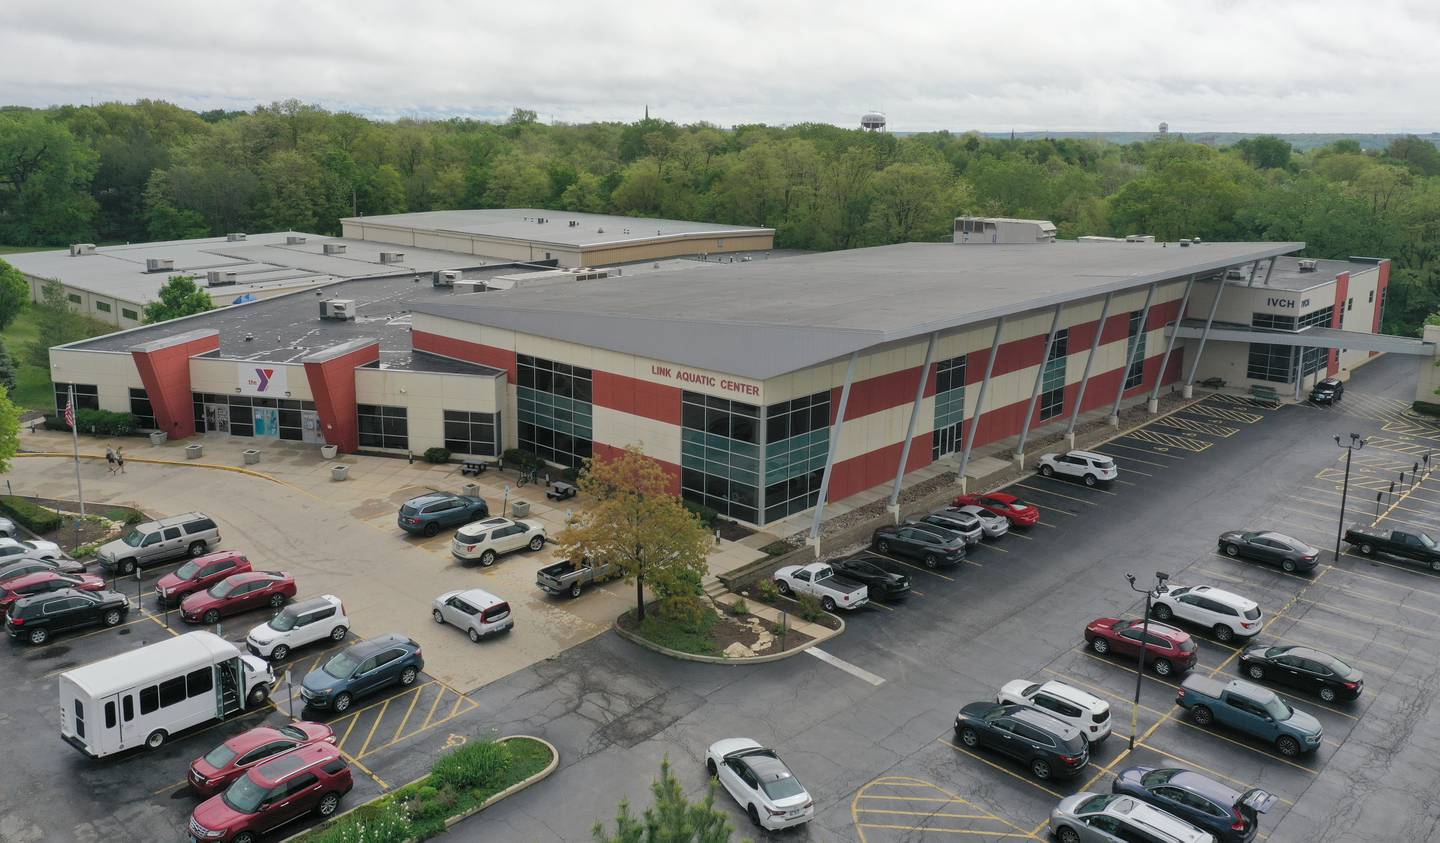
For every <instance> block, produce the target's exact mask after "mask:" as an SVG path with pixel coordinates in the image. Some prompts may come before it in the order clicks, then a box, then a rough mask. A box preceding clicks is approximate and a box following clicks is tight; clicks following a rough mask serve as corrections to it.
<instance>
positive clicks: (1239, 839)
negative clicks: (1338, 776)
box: [1110, 767, 1276, 843]
mask: <svg viewBox="0 0 1440 843" xmlns="http://www.w3.org/2000/svg"><path fill="white" fill-rule="evenodd" d="M1110 790H1111V791H1112V792H1114V793H1119V794H1125V795H1127V796H1133V797H1135V798H1136V799H1139V800H1141V801H1143V802H1148V803H1150V804H1151V805H1154V806H1155V807H1157V808H1159V809H1160V810H1162V811H1165V812H1166V813H1169V814H1174V815H1175V816H1177V817H1179V818H1180V819H1182V820H1184V821H1186V822H1188V823H1190V824H1191V825H1193V826H1195V827H1196V828H1201V829H1204V830H1205V831H1208V832H1210V834H1211V835H1213V836H1214V837H1215V839H1216V840H1218V841H1221V843H1250V841H1251V840H1254V839H1255V833H1256V831H1257V830H1258V829H1259V827H1260V826H1259V817H1258V815H1259V814H1263V813H1265V812H1267V811H1269V810H1270V809H1271V808H1272V807H1274V805H1275V802H1276V798H1275V797H1274V796H1272V795H1271V794H1269V793H1266V792H1265V791H1263V790H1261V789H1260V788H1258V787H1252V788H1250V789H1249V790H1246V791H1245V792H1243V793H1242V792H1240V791H1238V790H1236V789H1234V788H1232V787H1230V786H1228V785H1224V784H1221V783H1220V782H1217V781H1215V780H1214V779H1212V778H1210V777H1209V776H1204V775H1201V774H1200V773H1197V772H1195V771H1193V770H1186V769H1184V768H1181V767H1159V768H1157V767H1129V768H1127V769H1124V770H1121V771H1120V772H1119V773H1117V774H1116V775H1115V781H1113V782H1111V783H1110Z"/></svg>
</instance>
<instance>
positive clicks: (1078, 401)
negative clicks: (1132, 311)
mask: <svg viewBox="0 0 1440 843" xmlns="http://www.w3.org/2000/svg"><path fill="white" fill-rule="evenodd" d="M1114 297H1115V294H1114V293H1106V294H1105V304H1103V305H1101V306H1100V324H1099V325H1097V326H1096V327H1095V339H1093V340H1091V342H1090V355H1089V356H1088V357H1086V358H1085V372H1084V374H1082V375H1080V390H1079V391H1078V392H1077V393H1076V395H1075V410H1074V412H1072V413H1071V414H1070V423H1069V424H1068V425H1066V426H1065V435H1066V436H1070V435H1072V434H1073V433H1075V422H1077V421H1079V420H1080V408H1081V407H1084V406H1085V387H1087V386H1089V385H1090V368H1091V367H1092V366H1093V365H1095V355H1096V354H1099V353H1100V337H1101V336H1102V335H1103V334H1104V333H1105V320H1106V319H1108V318H1110V300H1111V299H1112V298H1114ZM1126 371H1127V372H1128V371H1129V369H1126Z"/></svg>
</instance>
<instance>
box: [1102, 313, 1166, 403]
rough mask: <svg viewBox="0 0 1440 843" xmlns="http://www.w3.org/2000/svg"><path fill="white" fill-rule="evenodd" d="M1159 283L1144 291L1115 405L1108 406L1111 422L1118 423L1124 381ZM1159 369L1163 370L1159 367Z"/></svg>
mask: <svg viewBox="0 0 1440 843" xmlns="http://www.w3.org/2000/svg"><path fill="white" fill-rule="evenodd" d="M1158 286H1160V285H1159V284H1151V285H1150V289H1149V290H1148V291H1146V293H1145V306H1144V307H1143V308H1141V309H1140V330H1139V331H1138V332H1137V333H1136V334H1135V344H1134V345H1132V346H1130V348H1129V350H1128V352H1127V353H1126V355H1125V371H1123V372H1121V373H1120V388H1119V389H1117V390H1115V406H1114V407H1111V408H1110V418H1111V419H1113V420H1114V421H1113V422H1112V424H1119V423H1120V402H1121V400H1123V399H1124V398H1125V382H1126V381H1127V380H1129V379H1130V370H1131V369H1132V368H1134V366H1135V355H1136V354H1137V353H1139V351H1140V338H1141V337H1143V336H1145V325H1146V323H1147V322H1149V321H1150V303H1151V302H1153V301H1155V288H1156V287H1158ZM1160 371H1162V372H1163V371H1165V370H1164V369H1161V370H1160ZM1140 382H1141V384H1142V385H1143V384H1144V382H1145V369H1144V367H1143V366H1142V367H1141V369H1140Z"/></svg>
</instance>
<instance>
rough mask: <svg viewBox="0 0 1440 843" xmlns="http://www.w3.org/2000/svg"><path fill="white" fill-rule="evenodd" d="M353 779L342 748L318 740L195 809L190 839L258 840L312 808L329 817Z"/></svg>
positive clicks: (241, 842)
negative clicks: (341, 750)
mask: <svg viewBox="0 0 1440 843" xmlns="http://www.w3.org/2000/svg"><path fill="white" fill-rule="evenodd" d="M353 786H354V781H353V779H352V778H351V775H350V764H349V763H348V762H346V760H345V756H343V755H342V754H341V753H340V750H339V749H336V748H335V747H334V746H332V745H330V744H328V743H313V744H309V745H307V746H302V747H299V748H296V749H292V750H290V751H289V752H286V753H283V754H282V755H279V756H277V757H275V758H272V759H270V760H269V761H265V762H262V763H260V764H259V765H257V766H255V767H253V768H251V769H249V770H247V771H246V772H245V773H244V774H243V775H241V776H240V777H239V778H237V779H236V780H235V782H234V783H233V784H231V785H230V786H229V787H228V788H226V789H225V792H224V793H221V794H220V795H219V796H212V797H210V798H209V799H207V800H205V801H204V802H201V803H200V805H199V806H197V807H196V808H195V810H194V811H193V812H192V813H191V814H190V838H191V839H192V840H194V841H205V843H210V841H215V843H255V841H256V840H257V839H259V837H260V835H262V834H265V833H266V832H269V831H273V830H274V829H276V828H279V827H280V826H282V825H285V824H286V823H289V822H292V821H293V820H296V819H299V818H300V817H301V816H303V815H305V814H307V813H312V812H313V813H315V814H317V815H318V816H320V817H322V818H323V817H328V816H330V815H332V814H334V813H335V811H336V810H337V809H339V807H340V797H342V796H344V795H345V794H347V793H349V792H350V788H351V787H353Z"/></svg>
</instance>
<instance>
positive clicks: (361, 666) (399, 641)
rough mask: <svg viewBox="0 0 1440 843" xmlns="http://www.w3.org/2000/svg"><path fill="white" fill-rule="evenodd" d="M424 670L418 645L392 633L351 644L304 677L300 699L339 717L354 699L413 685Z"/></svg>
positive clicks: (308, 704)
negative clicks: (399, 686) (394, 687)
mask: <svg viewBox="0 0 1440 843" xmlns="http://www.w3.org/2000/svg"><path fill="white" fill-rule="evenodd" d="M424 669H425V659H424V656H423V654H422V653H421V651H420V645H419V644H417V643H415V642H414V641H412V640H411V639H409V638H407V637H405V636H404V635H400V634H398V633H393V632H392V633H389V634H387V635H381V636H379V637H378V638H371V639H368V640H366V641H359V642H356V643H354V644H351V645H350V646H349V647H346V648H345V649H344V650H341V651H340V652H338V653H336V654H335V655H333V656H331V657H330V658H329V659H328V660H327V661H326V662H325V664H323V665H321V666H320V667H318V668H316V669H314V670H312V671H310V672H309V673H307V674H305V680H304V681H303V682H302V683H300V697H301V699H303V700H304V701H305V705H307V706H309V707H311V708H315V709H325V708H328V709H331V710H333V711H335V712H336V713H337V714H338V713H339V712H342V711H345V710H347V709H349V708H350V704H351V703H352V702H354V701H355V699H356V698H357V697H363V696H366V695H368V694H373V693H375V692H376V691H382V690H384V689H385V688H388V687H389V686H391V685H395V684H399V685H404V686H407V687H408V686H410V685H413V684H415V679H416V677H418V676H419V675H420V671H422V670H424Z"/></svg>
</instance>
